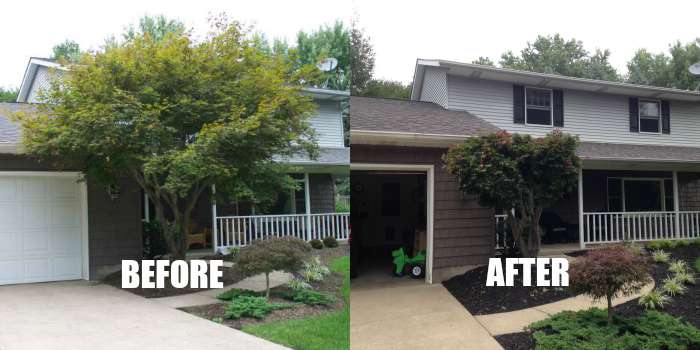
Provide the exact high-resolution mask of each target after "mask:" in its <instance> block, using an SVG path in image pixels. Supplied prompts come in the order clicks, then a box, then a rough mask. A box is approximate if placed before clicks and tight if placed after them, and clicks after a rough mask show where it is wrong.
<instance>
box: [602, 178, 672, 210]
mask: <svg viewBox="0 0 700 350" xmlns="http://www.w3.org/2000/svg"><path fill="white" fill-rule="evenodd" d="M671 210H674V208H673V181H672V180H671V179H656V178H614V177H610V178H608V211H610V212H640V211H671Z"/></svg>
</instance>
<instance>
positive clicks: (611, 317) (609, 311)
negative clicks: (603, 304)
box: [606, 295, 613, 326]
mask: <svg viewBox="0 0 700 350" xmlns="http://www.w3.org/2000/svg"><path fill="white" fill-rule="evenodd" d="M606 298H607V299H608V326H611V325H612V323H613V308H612V296H611V295H608V296H606Z"/></svg>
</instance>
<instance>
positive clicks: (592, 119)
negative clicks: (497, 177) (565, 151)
mask: <svg viewBox="0 0 700 350" xmlns="http://www.w3.org/2000/svg"><path fill="white" fill-rule="evenodd" d="M447 82H448V101H449V105H448V108H449V109H453V110H464V111H467V112H470V113H472V114H474V115H476V116H477V117H481V118H482V119H484V120H486V121H488V122H490V123H492V124H494V125H495V126H496V127H499V128H501V129H504V130H507V131H510V132H520V133H528V134H531V135H533V136H542V135H544V134H546V133H548V132H550V131H551V130H552V128H551V127H543V126H528V125H524V124H514V123H513V84H511V83H507V82H499V81H490V80H480V79H470V78H465V77H458V76H453V75H448V76H447ZM670 109H671V134H640V133H635V132H630V125H629V123H630V120H629V100H628V96H622V95H613V94H605V93H595V92H585V91H575V90H564V121H565V123H564V127H563V128H561V130H563V131H565V132H568V133H572V134H576V135H579V136H580V137H581V140H582V141H588V142H608V143H628V144H648V145H675V146H691V147H697V145H698V143H700V104H693V103H689V102H682V101H671V104H670Z"/></svg>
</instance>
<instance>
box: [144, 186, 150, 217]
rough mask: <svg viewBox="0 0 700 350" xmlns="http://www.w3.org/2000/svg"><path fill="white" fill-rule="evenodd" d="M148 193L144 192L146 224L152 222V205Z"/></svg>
mask: <svg viewBox="0 0 700 350" xmlns="http://www.w3.org/2000/svg"><path fill="white" fill-rule="evenodd" d="M149 201H150V199H149V198H148V193H146V191H143V219H144V220H145V221H146V222H151V205H150V203H149Z"/></svg>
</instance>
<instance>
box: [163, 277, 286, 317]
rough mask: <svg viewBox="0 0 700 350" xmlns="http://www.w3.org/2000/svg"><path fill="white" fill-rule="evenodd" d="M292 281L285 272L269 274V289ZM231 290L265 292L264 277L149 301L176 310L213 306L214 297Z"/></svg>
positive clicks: (215, 301)
mask: <svg viewBox="0 0 700 350" xmlns="http://www.w3.org/2000/svg"><path fill="white" fill-rule="evenodd" d="M290 279H292V275H291V274H289V273H286V272H279V271H275V272H273V273H271V274H270V288H273V287H277V286H280V285H283V284H285V283H287V282H289V280H290ZM231 288H239V289H250V290H253V291H256V292H260V291H264V290H265V275H264V274H261V275H257V276H253V277H249V278H246V279H244V280H242V281H240V282H238V283H234V284H232V285H229V286H225V287H224V288H222V289H208V290H205V291H201V292H197V293H191V294H184V295H176V296H172V297H165V298H154V299H150V300H153V301H154V302H156V303H159V304H162V305H165V306H168V307H171V308H174V309H177V308H181V307H189V306H199V305H208V304H214V303H218V302H220V300H219V299H216V296H217V295H219V294H221V293H223V292H224V291H227V290H229V289H231Z"/></svg>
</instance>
